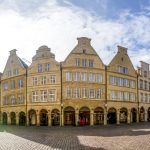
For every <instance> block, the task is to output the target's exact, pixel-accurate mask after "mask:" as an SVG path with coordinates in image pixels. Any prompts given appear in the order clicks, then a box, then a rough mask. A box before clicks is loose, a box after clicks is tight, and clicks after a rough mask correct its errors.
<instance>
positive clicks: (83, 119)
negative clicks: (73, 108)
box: [79, 106, 90, 125]
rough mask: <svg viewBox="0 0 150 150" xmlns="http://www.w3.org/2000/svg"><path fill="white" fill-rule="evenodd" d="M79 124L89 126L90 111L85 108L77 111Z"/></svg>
mask: <svg viewBox="0 0 150 150" xmlns="http://www.w3.org/2000/svg"><path fill="white" fill-rule="evenodd" d="M79 123H80V125H90V109H89V108H88V107H86V106H83V107H81V108H80V109H79Z"/></svg>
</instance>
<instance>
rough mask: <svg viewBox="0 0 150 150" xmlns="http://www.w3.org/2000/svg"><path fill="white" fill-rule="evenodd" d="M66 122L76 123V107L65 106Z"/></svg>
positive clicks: (66, 123) (67, 123)
mask: <svg viewBox="0 0 150 150" xmlns="http://www.w3.org/2000/svg"><path fill="white" fill-rule="evenodd" d="M64 124H65V125H75V109H74V108H73V107H72V106H67V107H65V108H64Z"/></svg>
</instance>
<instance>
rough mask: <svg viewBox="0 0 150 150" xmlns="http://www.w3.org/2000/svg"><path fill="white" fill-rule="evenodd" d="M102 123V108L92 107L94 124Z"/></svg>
mask: <svg viewBox="0 0 150 150" xmlns="http://www.w3.org/2000/svg"><path fill="white" fill-rule="evenodd" d="M100 124H104V109H103V108H102V107H96V108H95V109H94V125H100Z"/></svg>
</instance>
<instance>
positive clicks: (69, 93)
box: [66, 87, 72, 98]
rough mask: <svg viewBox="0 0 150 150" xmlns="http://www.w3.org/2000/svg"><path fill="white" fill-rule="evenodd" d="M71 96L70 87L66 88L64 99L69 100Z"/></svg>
mask: <svg viewBox="0 0 150 150" xmlns="http://www.w3.org/2000/svg"><path fill="white" fill-rule="evenodd" d="M71 94H72V93H71V88H70V87H67V88H66V97H67V98H71V97H72V96H71Z"/></svg>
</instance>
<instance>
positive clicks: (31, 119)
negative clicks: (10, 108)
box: [28, 109, 37, 126]
mask: <svg viewBox="0 0 150 150" xmlns="http://www.w3.org/2000/svg"><path fill="white" fill-rule="evenodd" d="M28 114H29V125H31V126H34V125H36V124H37V117H36V111H35V110H34V109H31V110H29V113H28Z"/></svg>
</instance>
